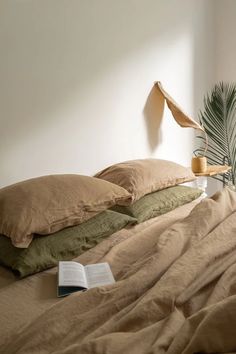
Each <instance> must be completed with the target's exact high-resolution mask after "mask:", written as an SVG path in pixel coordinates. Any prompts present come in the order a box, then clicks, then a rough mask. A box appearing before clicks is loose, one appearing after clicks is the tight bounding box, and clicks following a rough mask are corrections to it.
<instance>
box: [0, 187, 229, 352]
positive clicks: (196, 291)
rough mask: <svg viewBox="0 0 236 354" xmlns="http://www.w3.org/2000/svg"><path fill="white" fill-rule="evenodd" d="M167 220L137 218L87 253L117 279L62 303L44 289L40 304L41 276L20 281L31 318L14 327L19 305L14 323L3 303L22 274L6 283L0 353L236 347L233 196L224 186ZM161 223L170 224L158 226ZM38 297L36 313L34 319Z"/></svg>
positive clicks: (25, 309)
mask: <svg viewBox="0 0 236 354" xmlns="http://www.w3.org/2000/svg"><path fill="white" fill-rule="evenodd" d="M172 213H173V212H172ZM172 215H174V213H173V214H172ZM164 217H166V218H167V219H168V217H167V216H164ZM174 219H175V217H174V216H173V217H172V219H171V218H170V219H169V220H168V222H166V220H164V219H161V220H162V221H160V219H159V225H158V226H157V223H156V222H152V223H149V224H148V225H146V226H145V225H142V227H143V229H141V230H140V229H139V231H137V229H136V231H132V232H128V233H129V236H127V237H126V236H125V233H123V235H122V237H121V239H120V240H119V239H116V238H114V239H113V240H112V238H111V239H110V240H109V241H108V243H109V242H110V246H108V245H105V244H100V245H99V246H100V248H99V246H98V248H97V250H96V251H95V250H94V251H93V257H91V258H93V259H94V260H95V261H101V260H106V261H108V262H109V263H110V265H111V267H112V270H113V273H114V275H115V278H116V279H117V280H118V281H117V282H116V283H115V284H114V285H110V286H106V287H101V288H95V289H91V290H89V291H87V292H84V293H75V294H73V295H70V296H69V297H67V298H64V299H63V300H60V301H58V300H55V299H54V298H53V296H52V295H53V294H52V293H51V304H50V297H48V296H49V293H48V294H45V298H44V301H43V298H41V302H40V301H39V300H38V299H36V296H35V294H36V291H37V290H36V288H37V284H38V291H39V289H40V286H39V283H38V279H39V275H38V276H37V277H36V276H33V277H29V278H27V279H25V280H24V281H25V284H23V285H24V286H25V288H26V289H27V280H28V290H29V293H30V291H31V296H33V299H34V300H33V302H34V303H35V304H33V302H32V301H30V297H28V300H29V302H28V306H29V308H30V309H29V311H28V312H29V317H30V318H31V320H30V321H25V322H24V323H25V325H24V326H23V323H22V325H21V328H20V327H19V323H20V316H19V313H20V309H18V317H17V319H18V324H17V325H15V328H14V326H13V327H11V325H9V323H10V322H9V320H7V315H6V311H5V310H4V306H7V294H8V301H9V302H11V306H13V300H12V299H13V298H14V296H15V299H16V303H17V302H18V305H19V301H18V297H19V296H20V297H21V296H22V291H23V290H22V288H21V286H23V285H21V284H22V281H20V282H19V283H18V284H17V283H16V282H13V283H11V284H9V285H7V286H4V287H3V288H2V290H1V293H0V298H1V300H2V299H3V302H2V301H1V307H2V308H1V315H2V313H3V314H4V316H5V319H6V320H7V322H8V331H5V334H4V336H3V337H2V329H3V333H4V328H3V326H4V318H3V319H2V316H1V324H0V329H1V342H2V343H3V342H4V343H3V344H2V345H1V346H0V352H1V353H9V354H11V353H24V354H26V353H32V354H33V353H57V354H59V353H61V354H62V353H63V354H65V353H66V354H69V353H130V354H132V353H135V354H136V353H158V354H159V353H169V354H170V353H173V354H174V353H200V352H201V353H203V352H204V353H216V352H217V353H219V352H220V353H227V352H236V336H235V328H236V296H235V295H234V294H235V293H236V285H235V284H236V193H234V192H230V191H228V190H224V191H223V192H222V193H218V194H217V195H215V197H214V198H213V199H205V200H203V201H202V202H201V203H200V204H198V205H197V206H196V207H195V208H194V209H193V210H192V212H191V213H190V215H189V216H188V217H186V218H185V219H182V220H181V221H178V222H177V223H175V224H173V221H174ZM166 224H172V225H171V226H170V227H169V228H168V229H166V230H165V231H163V229H164V228H165V226H166ZM164 225H165V226H164ZM140 226H141V225H140ZM132 230H133V229H132ZM161 231H163V232H161ZM86 257H87V261H88V260H89V255H86V254H85V255H84V261H85V262H86ZM79 259H83V257H82V256H81V257H79ZM90 260H92V259H90ZM42 274H43V276H44V277H47V276H48V275H50V276H51V277H53V275H54V274H53V271H51V272H44V273H42ZM41 276H42V275H41ZM35 277H36V278H35ZM34 279H36V280H34ZM40 279H41V281H42V279H43V278H40ZM33 283H34V284H33ZM33 285H34V286H33ZM48 288H50V286H49V287H48ZM17 289H18V290H19V292H17ZM32 289H34V290H32ZM14 290H15V292H14ZM19 294H20V295H19ZM36 303H38V305H39V304H40V306H39V307H41V310H38V314H37V313H36V314H35V315H34V316H32V309H33V308H34V305H36ZM13 307H14V306H13ZM35 307H36V306H35ZM46 309H47V310H46ZM24 311H27V305H26V306H25V307H24ZM36 312H37V311H36ZM11 314H12V309H11V310H10V312H9V316H10V315H11ZM25 318H26V317H25ZM12 321H14V319H13V317H12ZM13 328H14V330H13Z"/></svg>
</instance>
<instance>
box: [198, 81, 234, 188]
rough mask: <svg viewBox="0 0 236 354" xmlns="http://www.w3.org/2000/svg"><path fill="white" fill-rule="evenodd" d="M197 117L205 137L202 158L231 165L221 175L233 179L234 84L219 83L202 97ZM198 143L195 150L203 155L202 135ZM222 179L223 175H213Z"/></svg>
mask: <svg viewBox="0 0 236 354" xmlns="http://www.w3.org/2000/svg"><path fill="white" fill-rule="evenodd" d="M199 120H200V123H201V125H202V126H203V127H204V129H205V132H206V134H207V136H208V139H209V145H208V150H207V152H206V154H205V155H206V157H207V160H208V164H209V165H216V164H217V165H222V164H223V163H227V164H229V165H230V166H232V172H231V173H227V174H225V179H226V180H229V179H231V178H232V182H233V184H235V182H236V180H235V178H236V84H226V83H223V82H220V83H219V84H216V85H215V86H214V87H213V89H212V91H211V93H210V94H207V95H206V97H205V98H204V111H201V112H200V114H199ZM197 138H198V139H199V142H200V146H199V148H198V149H197V150H195V152H198V153H199V154H203V152H204V144H203V143H204V137H203V136H197ZM215 178H216V179H219V180H221V181H222V180H223V176H216V177H215Z"/></svg>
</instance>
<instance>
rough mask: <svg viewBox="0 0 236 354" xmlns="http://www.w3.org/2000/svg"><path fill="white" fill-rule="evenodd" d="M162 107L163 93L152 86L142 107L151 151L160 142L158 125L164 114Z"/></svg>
mask: <svg viewBox="0 0 236 354" xmlns="http://www.w3.org/2000/svg"><path fill="white" fill-rule="evenodd" d="M164 107H165V99H164V97H163V95H162V94H161V93H160V91H158V90H157V89H156V88H155V86H153V88H152V89H151V91H150V93H149V95H148V98H147V101H146V104H145V106H144V109H143V114H144V119H145V122H146V127H147V135H148V143H149V147H150V149H151V151H152V152H153V151H154V150H155V149H156V147H157V146H158V145H159V144H160V143H161V142H162V135H161V130H160V126H161V122H162V118H163V114H164Z"/></svg>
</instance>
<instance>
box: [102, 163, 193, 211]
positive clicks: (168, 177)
mask: <svg viewBox="0 0 236 354" xmlns="http://www.w3.org/2000/svg"><path fill="white" fill-rule="evenodd" d="M95 177H97V178H101V179H104V180H106V181H109V182H111V183H114V184H117V185H118V186H120V187H123V188H124V189H126V190H127V191H128V192H129V193H130V194H131V195H132V202H135V201H137V200H139V199H140V198H141V197H143V196H144V195H146V194H149V193H152V192H155V191H158V190H161V189H165V188H168V187H172V186H176V185H178V184H181V183H184V182H188V181H192V180H194V179H196V177H195V176H194V174H193V172H192V171H191V169H190V168H187V167H184V166H181V165H179V164H177V163H175V162H172V161H167V160H161V159H140V160H130V161H125V162H121V163H118V164H115V165H112V166H109V167H107V168H106V169H104V170H103V171H100V172H98V173H97V174H96V175H95ZM123 205H124V204H123ZM126 205H128V204H126Z"/></svg>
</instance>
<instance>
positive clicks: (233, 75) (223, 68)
mask: <svg viewBox="0 0 236 354" xmlns="http://www.w3.org/2000/svg"><path fill="white" fill-rule="evenodd" d="M216 8H217V11H216V26H215V27H216V38H217V41H216V54H217V55H216V81H224V82H235V81H236V41H235V35H236V20H235V19H236V1H235V0H216Z"/></svg>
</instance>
